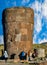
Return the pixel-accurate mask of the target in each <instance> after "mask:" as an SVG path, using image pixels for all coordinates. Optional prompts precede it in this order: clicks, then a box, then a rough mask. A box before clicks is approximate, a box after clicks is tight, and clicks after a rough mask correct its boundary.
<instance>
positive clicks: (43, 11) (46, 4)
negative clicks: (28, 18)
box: [42, 0, 47, 19]
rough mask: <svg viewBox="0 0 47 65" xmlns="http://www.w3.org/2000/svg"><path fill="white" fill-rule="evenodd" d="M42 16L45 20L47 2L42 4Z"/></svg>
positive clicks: (46, 0)
mask: <svg viewBox="0 0 47 65" xmlns="http://www.w3.org/2000/svg"><path fill="white" fill-rule="evenodd" d="M42 16H45V17H46V19H47V0H45V1H44V3H42Z"/></svg>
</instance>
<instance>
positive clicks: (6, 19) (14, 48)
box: [3, 7, 34, 56]
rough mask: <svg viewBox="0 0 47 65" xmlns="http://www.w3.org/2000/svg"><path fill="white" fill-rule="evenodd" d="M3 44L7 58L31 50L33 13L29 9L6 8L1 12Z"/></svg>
mask: <svg viewBox="0 0 47 65" xmlns="http://www.w3.org/2000/svg"><path fill="white" fill-rule="evenodd" d="M3 25H4V42H5V43H4V44H5V46H6V49H7V51H8V54H9V56H10V55H12V54H19V53H20V52H21V51H25V52H28V51H29V50H31V49H32V43H33V38H32V35H33V27H34V11H33V9H31V8H23V7H19V8H16V7H15V8H8V9H5V10H4V12H3Z"/></svg>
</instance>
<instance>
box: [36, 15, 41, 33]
mask: <svg viewBox="0 0 47 65" xmlns="http://www.w3.org/2000/svg"><path fill="white" fill-rule="evenodd" d="M35 22H36V25H35V30H36V31H37V32H38V33H39V32H40V31H41V30H42V23H41V16H40V15H37V16H36V21H35Z"/></svg>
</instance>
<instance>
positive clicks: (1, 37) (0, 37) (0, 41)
mask: <svg viewBox="0 0 47 65" xmlns="http://www.w3.org/2000/svg"><path fill="white" fill-rule="evenodd" d="M3 43H4V40H3V35H0V44H3Z"/></svg>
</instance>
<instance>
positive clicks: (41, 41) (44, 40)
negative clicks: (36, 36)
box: [39, 38, 47, 43]
mask: <svg viewBox="0 0 47 65" xmlns="http://www.w3.org/2000/svg"><path fill="white" fill-rule="evenodd" d="M39 42H40V43H43V42H47V39H46V38H44V39H43V40H40V41H39Z"/></svg>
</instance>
